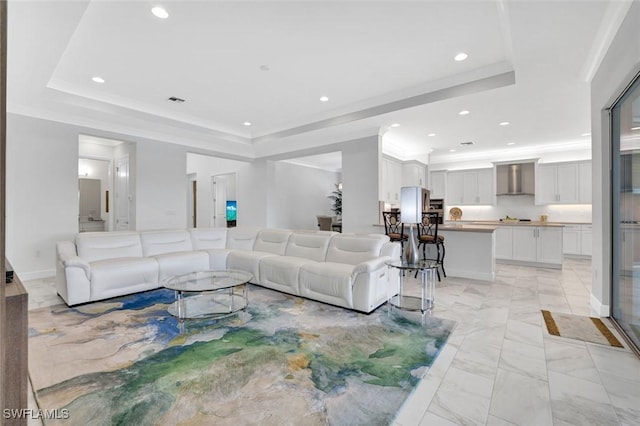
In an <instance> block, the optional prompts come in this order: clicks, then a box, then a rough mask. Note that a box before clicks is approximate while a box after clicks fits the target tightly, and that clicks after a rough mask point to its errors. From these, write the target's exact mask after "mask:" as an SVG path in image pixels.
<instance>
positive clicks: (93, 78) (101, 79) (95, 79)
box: [91, 76, 104, 83]
mask: <svg viewBox="0 0 640 426" xmlns="http://www.w3.org/2000/svg"><path fill="white" fill-rule="evenodd" d="M91 80H93V82H94V83H104V78H102V77H98V76H95V77H92V78H91Z"/></svg>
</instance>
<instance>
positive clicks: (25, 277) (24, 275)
mask: <svg viewBox="0 0 640 426" xmlns="http://www.w3.org/2000/svg"><path fill="white" fill-rule="evenodd" d="M55 276H56V270H55V269H44V270H42V271H31V272H20V273H19V274H18V277H19V278H20V281H22V282H24V281H30V280H39V279H42V278H53V277H55Z"/></svg>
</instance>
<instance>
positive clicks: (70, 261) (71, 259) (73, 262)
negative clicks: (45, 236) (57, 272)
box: [56, 241, 91, 278]
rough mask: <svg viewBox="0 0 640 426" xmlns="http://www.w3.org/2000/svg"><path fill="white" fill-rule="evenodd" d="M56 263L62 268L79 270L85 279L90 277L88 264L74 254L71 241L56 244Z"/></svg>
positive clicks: (74, 248)
mask: <svg viewBox="0 0 640 426" xmlns="http://www.w3.org/2000/svg"><path fill="white" fill-rule="evenodd" d="M56 248H57V253H58V262H59V263H60V266H62V267H63V268H80V269H82V270H83V271H84V273H85V275H86V276H87V278H89V277H90V276H91V266H89V262H87V261H86V260H84V259H83V258H81V257H79V256H78V255H77V254H76V245H75V244H74V243H73V242H71V241H59V242H57V243H56Z"/></svg>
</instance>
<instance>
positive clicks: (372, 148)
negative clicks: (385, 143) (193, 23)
mask: <svg viewBox="0 0 640 426" xmlns="http://www.w3.org/2000/svg"><path fill="white" fill-rule="evenodd" d="M381 145H382V143H381V140H380V138H379V137H378V136H377V135H376V136H370V137H367V138H362V139H358V140H354V141H350V142H345V143H344V145H343V147H342V230H343V232H361V233H379V232H380V230H379V227H375V226H374V224H377V223H378V222H379V218H378V208H379V205H378V173H379V164H381V160H382V157H381V156H382V149H381Z"/></svg>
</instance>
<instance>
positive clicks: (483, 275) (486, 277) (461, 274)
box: [440, 266, 496, 281]
mask: <svg viewBox="0 0 640 426" xmlns="http://www.w3.org/2000/svg"><path fill="white" fill-rule="evenodd" d="M446 271H447V277H452V278H453V277H455V278H468V279H470V280H480V281H495V279H496V273H495V272H493V273H491V272H478V271H465V270H462V269H451V268H450V267H448V266H446ZM440 273H442V271H440Z"/></svg>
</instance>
